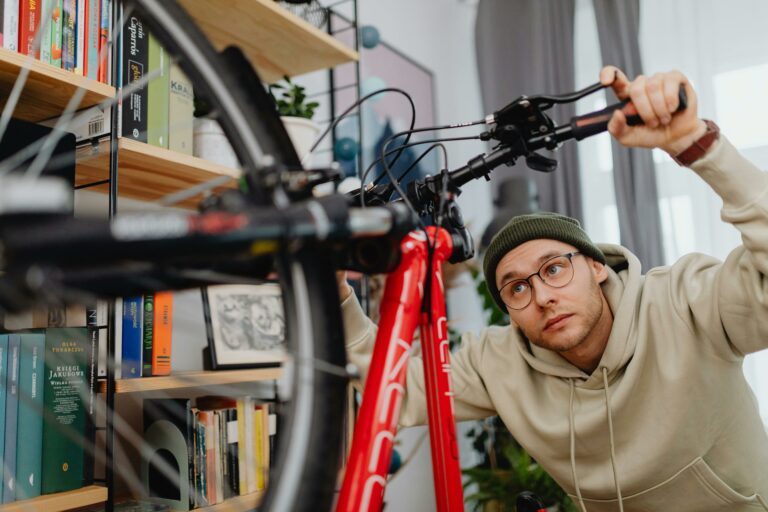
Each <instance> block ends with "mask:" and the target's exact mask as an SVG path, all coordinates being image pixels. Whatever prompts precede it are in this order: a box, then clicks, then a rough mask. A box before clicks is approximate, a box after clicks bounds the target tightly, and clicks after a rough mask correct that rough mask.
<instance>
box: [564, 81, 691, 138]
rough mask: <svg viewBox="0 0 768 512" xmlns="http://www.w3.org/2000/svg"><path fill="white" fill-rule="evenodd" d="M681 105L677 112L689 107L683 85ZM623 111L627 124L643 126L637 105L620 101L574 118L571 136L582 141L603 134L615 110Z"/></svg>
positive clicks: (679, 96)
mask: <svg viewBox="0 0 768 512" xmlns="http://www.w3.org/2000/svg"><path fill="white" fill-rule="evenodd" d="M678 100H679V104H678V107H677V110H675V112H676V113H677V112H680V111H681V110H685V109H686V108H687V107H688V96H687V95H686V94H685V87H684V86H683V85H682V84H681V85H680V90H679V91H678ZM619 109H621V111H622V112H624V115H625V116H626V117H627V124H628V125H629V126H637V125H640V124H643V120H642V119H641V118H640V116H639V115H638V114H637V109H636V108H635V105H634V104H632V102H631V101H629V100H624V101H620V102H619V103H614V104H613V105H609V106H607V107H605V108H604V109H602V110H598V111H597V112H590V113H589V114H584V115H583V116H578V117H574V118H572V119H571V134H572V136H573V138H574V139H576V140H582V139H585V138H587V137H591V136H592V135H597V134H598V133H603V132H604V131H606V130H607V129H608V121H610V120H611V116H612V115H613V112H614V111H615V110H619Z"/></svg>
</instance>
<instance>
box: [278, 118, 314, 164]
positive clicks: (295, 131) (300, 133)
mask: <svg viewBox="0 0 768 512" xmlns="http://www.w3.org/2000/svg"><path fill="white" fill-rule="evenodd" d="M280 119H282V120H283V125H284V126H285V129H286V130H287V131H288V136H289V137H290V138H291V142H293V145H294V147H295V148H296V153H297V154H298V155H299V158H300V159H301V160H302V161H304V163H306V160H305V157H306V156H307V153H309V149H310V148H311V147H312V144H313V143H314V142H315V139H317V136H318V135H320V125H318V124H317V123H315V122H314V121H312V120H310V119H305V118H303V117H293V116H283V117H281V118H280Z"/></svg>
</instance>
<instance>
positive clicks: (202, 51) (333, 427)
mask: <svg viewBox="0 0 768 512" xmlns="http://www.w3.org/2000/svg"><path fill="white" fill-rule="evenodd" d="M123 8H124V9H125V11H123V12H125V13H129V12H130V15H131V16H133V15H134V13H135V15H136V16H138V17H139V18H140V19H141V21H142V23H144V24H145V26H146V27H149V29H150V30H151V31H152V33H153V34H154V35H155V36H156V38H157V40H158V41H159V42H160V44H161V45H162V46H163V47H164V49H165V50H166V51H167V53H168V54H170V55H171V56H172V57H173V58H174V59H175V60H176V61H177V63H178V65H179V66H180V67H181V68H182V70H183V71H184V72H185V74H186V75H187V76H188V77H189V79H190V81H191V82H192V83H193V84H194V88H195V91H196V93H198V94H200V95H202V96H203V97H204V98H205V99H206V100H207V101H208V102H209V103H210V104H211V106H212V107H213V110H214V112H215V113H216V118H217V120H218V121H219V123H220V124H221V126H222V128H223V131H224V132H225V134H226V136H227V138H228V139H229V141H230V142H231V145H232V147H233V149H234V151H235V153H236V154H237V156H238V159H239V162H240V164H241V166H242V169H243V173H244V174H245V175H246V177H247V178H248V179H249V180H248V185H249V188H250V196H251V200H252V201H253V202H254V203H256V204H259V205H262V206H264V205H266V206H269V205H271V206H272V207H274V208H276V209H279V208H284V207H286V206H288V203H289V199H288V196H287V195H286V194H284V193H283V194H281V193H280V192H279V188H275V189H274V190H277V192H276V193H274V192H273V190H271V191H270V193H263V192H262V191H261V190H260V189H259V185H260V184H261V183H264V182H266V181H268V178H271V177H273V176H274V175H275V173H276V172H283V171H285V170H288V171H291V170H301V163H300V160H299V158H298V156H297V154H296V151H295V149H294V147H293V145H292V143H291V141H290V138H289V136H288V134H287V132H286V131H285V128H284V127H283V124H282V122H281V121H280V119H279V116H278V114H277V111H276V109H275V106H274V102H273V101H272V99H271V98H270V97H269V95H268V94H267V92H266V90H265V89H264V87H263V85H262V83H261V81H260V79H259V77H258V75H257V73H256V72H255V70H253V68H252V67H251V65H250V63H249V62H248V60H247V59H246V58H245V57H244V55H243V54H242V52H241V51H239V50H238V49H235V48H227V49H226V50H225V51H223V52H221V53H218V52H216V51H215V50H214V48H213V47H212V45H211V44H210V43H209V42H208V40H207V39H206V37H205V36H204V35H203V33H202V31H201V30H200V29H199V28H198V27H197V26H196V25H195V23H194V22H193V21H192V19H191V17H190V16H188V15H187V13H186V12H185V11H184V9H183V8H182V7H180V6H179V5H178V4H177V3H176V2H175V1H173V0H126V1H125V3H124V6H123ZM128 9H131V10H130V11H128ZM126 15H127V14H126ZM121 30H122V27H121V26H120V25H119V24H117V25H116V26H115V29H114V31H115V32H117V31H121ZM114 53H115V52H113V54H114ZM115 66H117V64H115ZM23 80H24V79H23V78H22V79H21V80H20V81H18V82H17V83H18V84H19V85H22V83H23ZM75 99H76V98H75ZM74 107H76V105H74ZM11 113H12V112H11ZM50 140H53V141H54V142H55V139H50ZM43 147H44V149H45V146H43ZM40 165H45V163H44V162H43V163H42V164H40ZM37 167H40V166H37ZM12 168H13V167H12ZM262 180H265V181H262ZM276 213H277V212H276ZM318 253H321V254H318ZM275 260H276V265H275V266H276V268H277V275H278V281H279V284H280V286H281V290H282V303H283V314H284V317H285V324H286V340H285V344H286V347H287V352H288V354H289V356H292V364H291V365H290V366H292V368H293V370H292V371H290V372H284V373H287V374H289V375H290V376H291V382H290V389H291V392H290V400H288V401H287V402H286V403H284V404H282V403H281V404H280V407H279V409H278V415H279V417H278V435H277V442H276V450H275V459H274V463H273V465H272V467H271V470H270V475H269V478H268V481H269V485H268V486H267V488H266V491H265V492H264V493H263V494H262V497H261V499H260V504H259V506H258V508H255V509H254V510H264V511H280V512H283V511H296V512H305V511H307V512H308V511H317V510H329V509H330V508H331V505H332V502H333V498H334V488H335V483H336V478H337V472H338V466H339V464H340V462H341V453H340V448H341V440H342V430H343V428H342V427H343V425H342V419H343V417H344V405H345V396H346V386H347V377H346V373H345V371H344V368H345V365H346V354H345V351H344V343H343V327H342V321H341V313H340V307H339V297H338V292H337V286H336V281H335V275H334V267H333V263H332V261H331V255H329V254H326V253H325V252H324V251H318V250H316V249H315V248H313V247H312V243H311V242H308V243H307V244H306V245H304V246H301V244H297V243H296V242H295V241H291V240H288V241H286V243H284V244H283V247H281V248H280V250H279V251H278V252H277V254H276V257H275ZM123 419H125V420H127V419H129V418H118V420H119V421H121V422H123V421H122V420H123ZM108 421H110V420H108ZM123 423H126V422H123ZM133 439H134V440H133V441H130V442H132V443H136V444H138V443H139V441H136V438H133ZM139 451H141V450H139ZM107 463H108V464H110V463H111V464H112V466H111V468H112V470H113V471H118V468H120V469H123V470H124V469H125V466H124V465H123V462H122V461H118V460H112V461H107ZM190 470H191V468H190ZM108 480H109V478H108ZM129 481H130V482H131V483H130V485H134V486H136V485H138V479H137V478H136V475H133V474H131V475H128V476H126V477H125V482H129ZM134 489H136V488H135V487H134ZM137 492H139V491H138V489H137ZM110 502H111V499H110ZM239 506H242V505H239Z"/></svg>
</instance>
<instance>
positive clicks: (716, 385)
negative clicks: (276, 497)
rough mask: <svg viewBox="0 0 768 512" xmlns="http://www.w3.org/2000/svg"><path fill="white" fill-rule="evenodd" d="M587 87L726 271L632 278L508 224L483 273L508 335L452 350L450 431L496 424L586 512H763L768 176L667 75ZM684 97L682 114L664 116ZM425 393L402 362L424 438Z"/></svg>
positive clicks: (357, 323) (707, 267) (665, 271)
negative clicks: (629, 108)
mask: <svg viewBox="0 0 768 512" xmlns="http://www.w3.org/2000/svg"><path fill="white" fill-rule="evenodd" d="M600 76H601V81H602V82H603V83H605V84H612V87H613V89H614V91H615V92H616V94H617V96H618V97H619V98H622V99H623V98H630V99H631V100H632V102H633V103H634V104H635V106H636V107H637V110H638V112H639V113H640V115H641V117H642V118H643V120H644V121H645V125H644V126H635V127H630V126H628V125H627V124H626V120H625V118H624V116H623V115H622V114H621V112H617V113H615V114H614V117H613V119H612V120H611V122H610V124H609V131H610V132H611V134H612V135H613V136H614V137H615V138H616V139H617V140H618V141H619V142H621V143H622V144H624V145H626V146H629V147H646V148H661V149H663V150H665V151H666V152H667V153H669V154H670V155H671V156H673V157H674V158H675V159H676V160H677V161H678V162H679V163H681V165H684V166H687V167H689V168H690V169H691V170H692V171H693V172H695V173H697V174H698V175H699V176H700V177H701V178H702V179H703V180H704V181H705V182H707V183H708V184H709V185H710V186H711V187H712V189H713V190H714V191H715V192H716V193H717V194H718V195H719V196H720V197H721V198H722V200H723V208H722V210H721V216H722V218H723V220H725V221H726V222H730V223H731V224H733V225H734V226H735V227H736V228H737V229H738V230H739V231H740V232H741V235H742V241H743V245H742V246H740V247H738V248H736V249H734V250H733V251H732V252H731V253H730V255H729V256H728V257H727V258H726V260H725V261H724V262H721V261H718V260H716V259H714V258H711V257H708V256H705V255H702V254H690V255H687V256H684V257H683V258H681V259H680V260H679V261H678V262H676V263H675V264H673V265H671V266H667V267H660V268H654V269H650V270H646V271H645V272H643V271H642V270H641V268H640V263H639V261H638V259H637V258H636V257H635V256H634V255H633V254H632V253H630V252H629V251H628V250H627V249H625V248H623V247H620V246H616V245H596V244H594V243H593V242H592V241H591V240H590V238H589V236H587V234H586V233H585V232H584V231H583V230H582V229H581V227H580V225H579V223H578V222H577V221H576V220H574V219H571V218H568V217H564V216H562V215H557V214H552V213H540V214H532V215H523V216H519V217H515V218H513V219H511V220H510V221H509V223H508V224H507V225H506V226H505V227H504V228H503V229H501V231H499V233H498V234H497V235H496V237H495V238H494V239H493V241H492V242H491V244H490V246H489V248H488V250H487V253H486V255H485V260H484V271H485V276H486V280H487V281H488V285H489V288H490V290H491V293H492V294H493V297H494V299H495V300H496V302H497V304H498V305H499V306H500V307H501V308H502V309H504V310H506V311H507V312H508V313H509V317H510V324H511V325H510V326H508V327H491V328H489V329H486V330H485V331H483V332H482V333H481V335H480V336H479V337H478V336H474V335H472V334H467V335H465V337H464V340H463V342H462V345H461V347H460V349H459V350H458V351H457V352H456V353H454V354H453V355H452V362H451V372H452V379H453V390H454V395H455V396H454V399H455V410H456V414H457V417H458V419H460V420H466V419H475V418H482V417H486V416H490V415H494V414H498V415H499V416H500V417H501V419H502V420H503V421H504V423H505V424H506V425H507V427H508V428H509V430H510V432H511V433H512V435H513V436H514V437H515V439H517V441H519V442H520V444H522V445H523V446H524V447H525V449H526V450H527V451H528V452H529V453H530V454H531V455H532V456H533V457H534V458H535V459H536V461H538V462H539V463H540V464H541V465H542V466H543V467H544V469H546V470H547V472H549V474H550V475H552V477H553V478H554V479H555V480H556V481H557V482H558V483H559V484H560V485H561V486H562V487H563V489H565V490H566V492H568V493H569V495H570V496H571V497H572V498H573V500H574V501H575V502H576V504H577V506H578V507H579V508H580V509H581V510H583V511H589V512H603V511H615V510H618V511H622V510H623V511H627V512H629V511H656V510H675V511H691V512H692V511H715V510H724V511H725V510H728V511H744V512H746V511H756V510H764V511H768V436H766V430H765V427H764V426H763V424H762V422H761V420H760V416H759V413H758V409H757V404H756V400H755V397H754V395H753V394H752V392H751V390H750V388H749V386H748V385H747V382H746V381H745V379H744V375H743V372H742V362H743V359H744V356H745V355H746V354H749V353H751V352H756V351H758V350H761V349H763V348H766V347H768V173H765V172H763V171H761V170H759V169H757V168H756V167H755V166H753V165H752V164H751V163H750V162H748V161H747V160H745V159H744V158H743V157H742V156H741V155H740V154H739V153H738V152H737V151H736V150H735V149H734V147H733V146H732V145H731V144H730V143H729V142H728V141H727V140H726V139H725V138H724V137H720V136H719V132H718V129H717V126H716V125H715V124H714V123H712V122H711V121H704V120H701V119H699V118H698V114H697V100H696V95H695V93H694V91H693V89H692V88H691V86H690V84H689V83H688V81H687V79H686V78H685V77H684V76H683V75H681V74H680V73H679V72H671V73H665V74H658V75H654V76H652V77H642V76H641V77H638V78H636V79H635V80H633V81H632V82H630V81H629V80H628V79H627V78H626V77H625V76H624V75H623V73H621V72H620V71H618V70H616V69H615V68H612V67H607V68H604V69H603V70H602V71H601V75H600ZM680 84H683V85H684V86H685V87H686V91H687V94H688V107H687V109H685V110H684V111H682V112H680V113H677V114H675V115H672V113H673V112H674V111H675V110H676V108H677V106H678V104H677V102H678V100H677V91H678V88H679V86H680ZM681 172H684V171H683V170H681ZM340 292H341V294H342V298H343V302H342V310H343V314H344V321H345V328H346V339H347V352H348V355H349V358H350V360H351V361H352V362H353V363H354V364H356V365H357V366H358V367H359V368H360V370H361V373H362V374H363V375H365V372H366V371H367V368H368V365H369V362H370V356H371V353H372V350H373V342H374V339H375V331H376V327H375V325H373V323H372V322H370V320H368V319H367V318H366V317H365V315H364V314H363V312H362V310H361V308H360V306H359V304H358V302H357V301H356V300H355V298H354V294H352V293H351V289H350V288H349V286H348V285H347V284H346V282H345V281H342V282H340ZM423 383H424V380H423V374H422V365H421V362H420V361H414V360H412V361H411V362H410V364H409V367H408V377H407V389H406V394H405V397H404V401H403V406H402V410H401V424H402V425H415V424H424V423H426V421H427V413H426V402H425V400H426V399H425V396H424V391H423V389H424V386H423Z"/></svg>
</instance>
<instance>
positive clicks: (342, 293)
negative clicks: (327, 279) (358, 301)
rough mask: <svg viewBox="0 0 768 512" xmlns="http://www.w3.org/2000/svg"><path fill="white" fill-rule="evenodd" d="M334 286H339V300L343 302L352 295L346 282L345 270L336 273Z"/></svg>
mask: <svg viewBox="0 0 768 512" xmlns="http://www.w3.org/2000/svg"><path fill="white" fill-rule="evenodd" d="M336 284H337V285H338V286H339V299H341V301H342V302H343V301H344V300H346V298H347V297H349V296H350V295H351V294H352V287H351V286H349V283H348V282H347V272H346V270H337V271H336Z"/></svg>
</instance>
